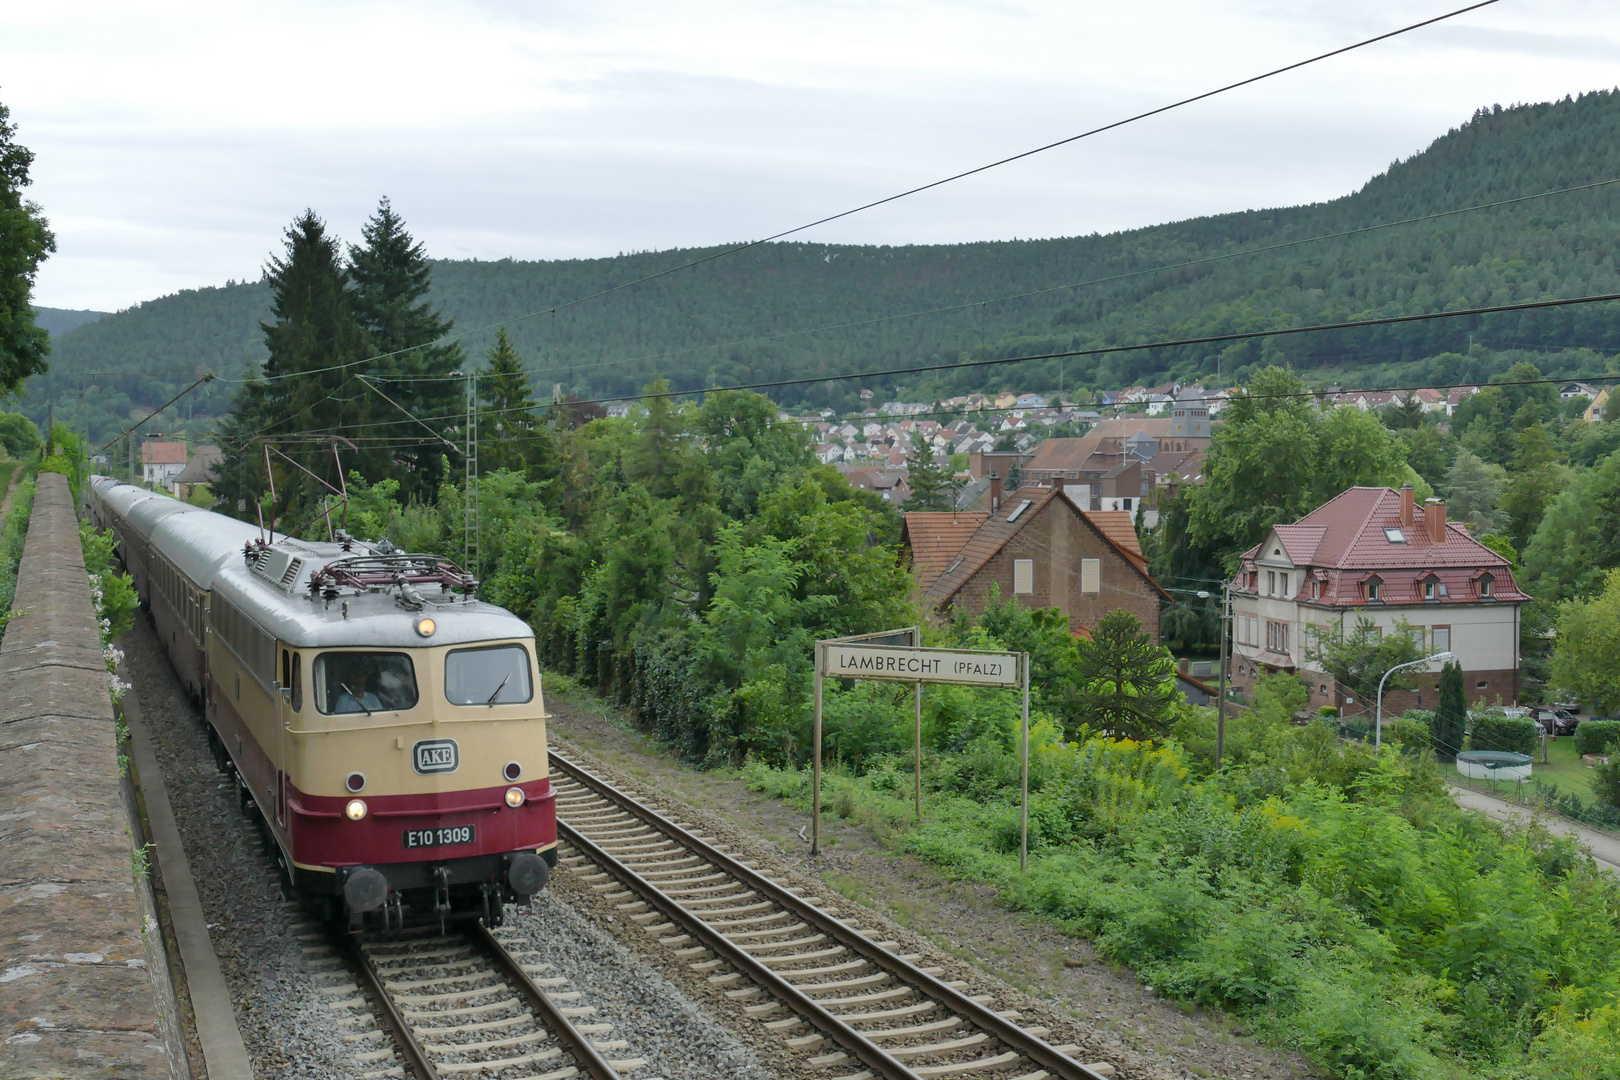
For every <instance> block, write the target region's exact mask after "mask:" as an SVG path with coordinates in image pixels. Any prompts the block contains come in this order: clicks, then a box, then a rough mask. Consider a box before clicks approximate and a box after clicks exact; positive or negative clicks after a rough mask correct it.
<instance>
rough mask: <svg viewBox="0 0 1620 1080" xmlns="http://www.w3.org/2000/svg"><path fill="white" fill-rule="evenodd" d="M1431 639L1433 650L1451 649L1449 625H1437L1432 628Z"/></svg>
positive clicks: (1446, 650) (1444, 650) (1447, 650)
mask: <svg viewBox="0 0 1620 1080" xmlns="http://www.w3.org/2000/svg"><path fill="white" fill-rule="evenodd" d="M1431 640H1432V641H1433V642H1434V651H1435V652H1450V651H1451V627H1449V626H1437V627H1435V628H1434V630H1433V632H1432V635H1431Z"/></svg>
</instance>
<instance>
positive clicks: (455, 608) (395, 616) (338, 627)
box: [214, 540, 534, 649]
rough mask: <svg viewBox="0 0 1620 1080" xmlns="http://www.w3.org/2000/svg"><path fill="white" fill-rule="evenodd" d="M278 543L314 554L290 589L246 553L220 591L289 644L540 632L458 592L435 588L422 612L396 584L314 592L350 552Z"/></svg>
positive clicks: (454, 639)
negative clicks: (426, 627) (324, 572)
mask: <svg viewBox="0 0 1620 1080" xmlns="http://www.w3.org/2000/svg"><path fill="white" fill-rule="evenodd" d="M278 549H279V550H281V551H284V552H285V551H288V550H291V551H293V552H297V553H300V554H302V553H303V552H308V553H309V554H310V555H311V558H309V559H308V560H307V561H306V562H304V564H303V565H301V566H300V567H299V568H298V569H297V570H295V571H294V576H293V580H292V583H291V588H290V589H283V588H281V587H280V586H279V585H276V584H271V583H270V582H269V581H266V580H265V579H264V578H261V577H260V576H258V575H257V574H255V573H254V572H253V571H252V570H250V569H249V568H248V566H247V563H246V561H245V560H243V559H242V558H241V557H240V555H238V557H237V559H235V560H227V561H226V562H225V564H224V565H223V566H221V567H220V569H219V571H218V572H217V573H216V575H215V578H214V593H215V595H217V596H223V597H226V598H228V599H229V600H230V601H231V603H233V604H235V605H236V606H237V607H239V608H240V609H241V610H242V611H243V612H245V613H246V614H247V615H248V616H249V617H250V618H252V619H253V621H254V622H256V623H258V624H259V626H260V628H262V629H263V630H265V631H266V632H267V633H270V634H274V635H275V636H276V638H278V639H279V640H281V641H284V642H286V643H287V644H289V645H294V646H298V647H300V648H339V647H343V646H373V647H390V648H398V649H403V648H420V647H422V646H425V645H467V644H472V643H474V642H480V641H496V640H506V639H511V638H527V637H533V636H534V631H532V630H530V629H529V626H528V624H527V623H525V622H524V621H523V620H522V619H520V618H518V617H517V616H516V615H513V614H512V613H511V612H510V611H507V610H506V609H505V608H503V607H498V606H497V605H495V604H489V603H485V602H484V601H482V600H472V601H463V600H460V599H456V598H454V597H453V596H452V595H451V594H429V595H428V596H427V597H426V600H427V602H426V603H425V604H424V606H423V607H422V609H421V610H420V611H412V610H409V609H407V608H405V607H402V606H401V605H400V603H399V602H398V599H397V594H396V593H395V592H394V591H393V590H390V591H388V592H363V593H359V594H350V595H346V596H342V597H339V598H338V599H336V600H332V601H330V602H328V601H325V600H322V599H320V598H318V597H311V595H310V592H309V588H308V582H309V574H310V572H311V571H312V570H319V569H320V568H321V567H323V566H325V565H326V564H327V563H329V562H335V561H336V560H337V559H340V558H342V557H343V556H344V554H345V553H344V552H343V551H342V549H341V548H339V547H338V545H336V544H308V543H304V542H301V541H287V540H283V541H280V542H278V543H276V544H275V545H273V547H272V550H278ZM321 549H331V550H330V551H324V550H321ZM278 580H279V579H278ZM345 611H346V614H345ZM424 616H425V617H428V618H431V619H432V620H433V621H434V623H435V625H436V627H437V629H435V631H434V633H433V636H432V637H428V638H424V637H422V636H421V635H419V634H418V633H417V632H416V624H417V621H418V620H419V619H421V618H423V617H424Z"/></svg>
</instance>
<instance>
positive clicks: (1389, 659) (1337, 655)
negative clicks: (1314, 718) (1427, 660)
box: [1305, 615, 1424, 715]
mask: <svg viewBox="0 0 1620 1080" xmlns="http://www.w3.org/2000/svg"><path fill="white" fill-rule="evenodd" d="M1423 655H1424V653H1423V633H1422V631H1420V630H1418V629H1417V628H1416V627H1413V626H1411V625H1409V624H1408V623H1407V622H1406V621H1405V620H1404V619H1403V620H1401V621H1400V622H1398V623H1396V624H1395V626H1394V627H1393V628H1392V629H1391V630H1390V632H1389V633H1387V634H1386V633H1384V632H1383V631H1382V629H1381V628H1380V627H1379V626H1377V625H1376V624H1375V623H1374V622H1373V621H1372V620H1371V619H1369V618H1368V617H1367V616H1366V615H1357V616H1356V622H1355V626H1354V627H1352V628H1351V630H1350V631H1349V632H1348V633H1346V632H1345V630H1344V628H1343V627H1342V626H1341V625H1339V624H1338V623H1329V624H1328V625H1327V626H1325V627H1320V628H1318V629H1317V630H1316V632H1315V633H1313V634H1310V635H1308V636H1307V637H1306V640H1305V658H1306V659H1307V660H1309V661H1310V662H1311V663H1312V664H1313V665H1315V666H1316V668H1317V669H1318V670H1320V671H1323V672H1326V673H1327V674H1329V675H1331V676H1333V679H1334V681H1336V682H1337V683H1338V684H1339V685H1340V686H1342V687H1344V688H1345V689H1346V690H1347V691H1349V693H1350V696H1351V697H1353V698H1355V700H1356V703H1357V704H1358V705H1361V706H1362V707H1363V709H1364V710H1365V711H1366V712H1368V713H1371V712H1373V711H1374V709H1375V706H1376V701H1375V699H1376V697H1377V695H1378V683H1379V681H1380V680H1382V679H1383V677H1384V675H1385V673H1386V672H1388V671H1389V670H1390V669H1391V668H1394V667H1396V666H1398V665H1400V664H1405V663H1409V662H1411V661H1413V660H1416V659H1418V658H1419V657H1421V656H1423ZM1412 670H1413V669H1411V668H1408V669H1407V670H1406V671H1399V672H1396V673H1395V674H1394V675H1391V676H1390V677H1389V681H1388V682H1385V683H1384V692H1385V693H1388V692H1389V691H1391V690H1410V689H1412V683H1411V681H1410V674H1411V671H1412ZM1347 715H1348V710H1347Z"/></svg>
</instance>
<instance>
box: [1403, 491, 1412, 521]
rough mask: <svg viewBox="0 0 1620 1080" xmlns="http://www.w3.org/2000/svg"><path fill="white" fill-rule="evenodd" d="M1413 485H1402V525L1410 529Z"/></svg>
mask: <svg viewBox="0 0 1620 1080" xmlns="http://www.w3.org/2000/svg"><path fill="white" fill-rule="evenodd" d="M1412 518H1413V513H1412V485H1411V484H1402V485H1401V524H1402V525H1404V526H1406V527H1407V528H1408V529H1410V528H1411V527H1412Z"/></svg>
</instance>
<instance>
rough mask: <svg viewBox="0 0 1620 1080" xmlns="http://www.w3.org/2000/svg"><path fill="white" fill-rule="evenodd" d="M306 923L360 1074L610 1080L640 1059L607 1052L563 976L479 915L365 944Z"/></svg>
mask: <svg viewBox="0 0 1620 1080" xmlns="http://www.w3.org/2000/svg"><path fill="white" fill-rule="evenodd" d="M306 925H308V924H306ZM309 930H310V932H309V933H306V934H303V935H301V937H303V938H305V939H307V940H308V941H310V942H311V943H312V944H310V945H308V946H306V948H305V953H306V956H307V957H308V959H307V960H306V963H307V964H309V965H310V966H312V967H314V968H315V969H317V970H319V969H321V968H324V969H325V971H326V973H327V974H328V975H329V976H330V977H331V978H332V979H333V983H332V985H331V986H329V987H326V988H323V991H322V992H323V994H325V995H327V1001H326V1007H327V1008H329V1009H335V1010H338V1011H340V1012H343V1013H346V1016H344V1018H343V1019H341V1020H340V1021H339V1023H341V1024H344V1025H345V1026H348V1027H351V1028H352V1029H353V1031H352V1032H351V1033H350V1034H348V1035H346V1036H345V1040H346V1041H348V1042H350V1043H352V1044H353V1045H354V1048H355V1050H354V1064H355V1071H356V1075H357V1076H359V1077H361V1078H362V1080H384V1078H389V1077H406V1076H414V1077H415V1078H416V1080H439V1078H441V1077H445V1078H448V1077H455V1078H457V1080H462V1078H466V1080H485V1078H490V1080H493V1078H494V1077H502V1078H512V1080H568V1078H572V1077H590V1078H591V1080H618V1078H619V1077H621V1076H625V1075H632V1076H633V1074H634V1071H635V1070H636V1069H639V1068H640V1067H642V1066H644V1065H645V1064H646V1061H645V1060H644V1059H641V1058H629V1059H625V1058H620V1059H617V1060H614V1059H610V1058H609V1057H608V1056H607V1055H611V1054H614V1053H616V1052H623V1051H625V1050H626V1049H627V1048H628V1046H627V1043H625V1041H623V1040H618V1039H614V1038H612V1025H611V1024H607V1023H600V1022H593V1021H592V1018H593V1016H594V1014H595V1012H596V1010H595V1008H594V1007H593V1006H590V1005H585V1004H581V1003H579V1002H580V997H581V995H580V994H579V993H578V992H577V991H569V990H567V989H566V986H567V982H568V980H567V978H566V976H564V975H561V974H559V973H557V972H556V971H554V970H553V969H552V967H551V965H550V964H545V963H541V962H540V961H539V957H538V956H530V955H528V954H526V953H525V951H524V950H521V949H518V950H515V951H514V950H509V949H508V948H507V947H506V945H505V944H504V943H502V941H501V940H500V938H499V937H497V935H496V933H491V932H490V931H489V930H487V929H486V928H485V927H484V925H483V924H482V923H461V924H459V925H453V926H452V927H451V929H450V931H449V932H448V933H442V934H441V933H440V932H439V931H438V929H437V928H436V927H435V928H428V929H425V930H423V931H420V932H415V933H413V932H411V931H406V932H404V933H402V934H399V935H397V936H391V937H387V938H381V939H378V940H375V941H365V942H361V941H357V940H356V939H354V938H353V937H351V936H350V935H348V934H346V933H344V932H342V931H341V930H321V929H318V928H315V927H313V926H312V925H310V926H309ZM497 933H498V932H497ZM526 956H527V957H528V958H526ZM357 983H358V986H357V985H356V984H357ZM576 1021H579V1022H577V1023H576Z"/></svg>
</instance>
